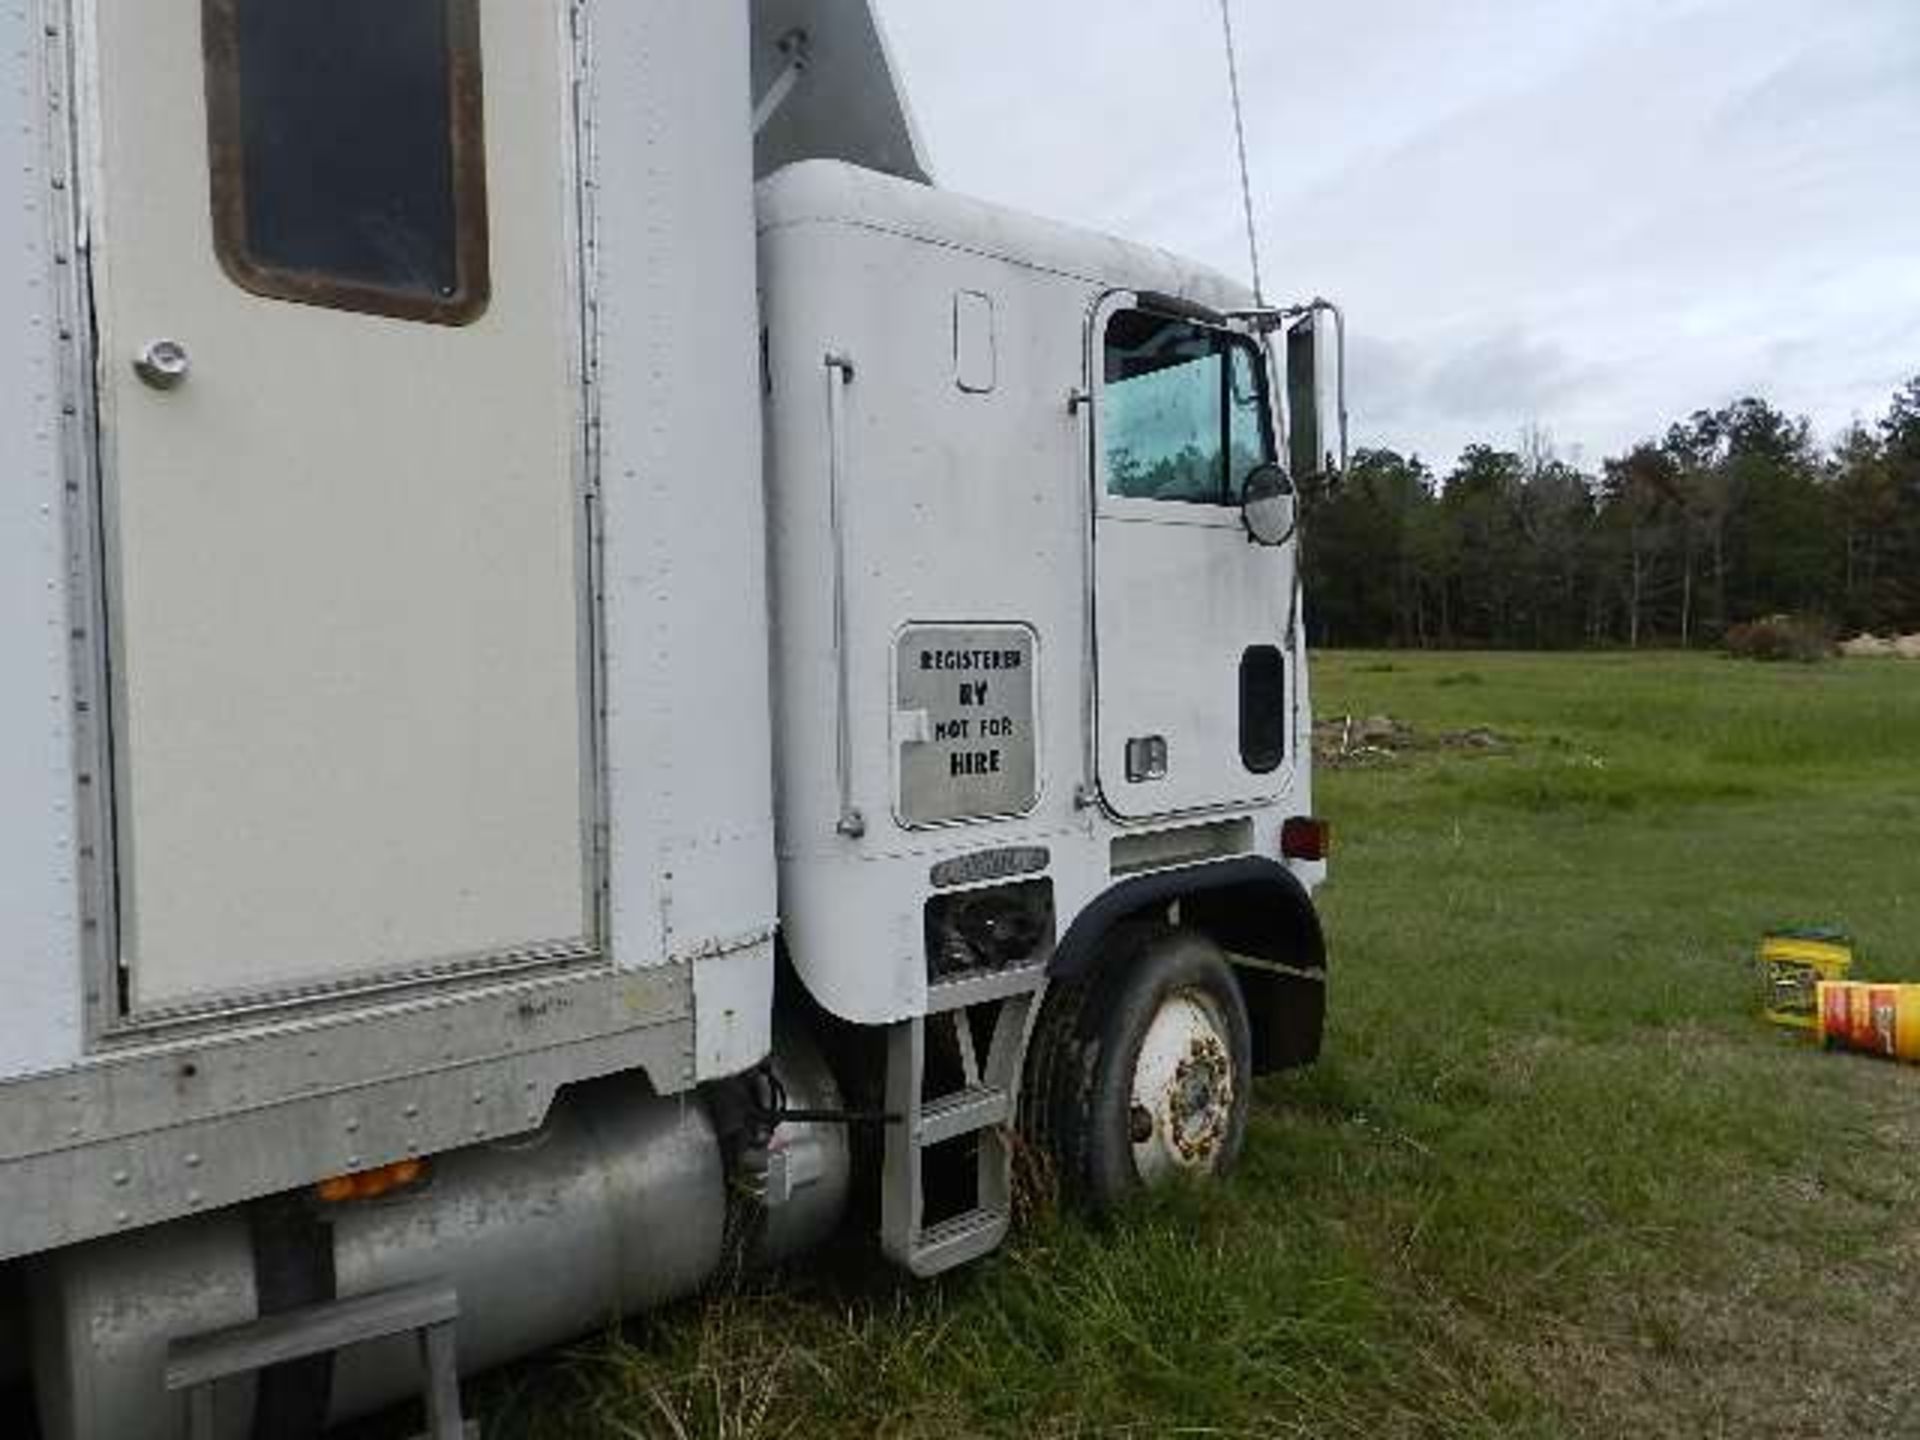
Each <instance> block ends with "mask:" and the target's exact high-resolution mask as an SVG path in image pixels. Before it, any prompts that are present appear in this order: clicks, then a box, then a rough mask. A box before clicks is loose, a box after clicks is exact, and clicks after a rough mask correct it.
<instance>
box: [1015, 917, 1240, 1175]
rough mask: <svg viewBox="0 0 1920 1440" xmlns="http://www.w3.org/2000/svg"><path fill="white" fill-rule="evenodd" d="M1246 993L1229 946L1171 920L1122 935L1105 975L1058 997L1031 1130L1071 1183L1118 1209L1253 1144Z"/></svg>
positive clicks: (1044, 1044) (1209, 1171) (1052, 999)
mask: <svg viewBox="0 0 1920 1440" xmlns="http://www.w3.org/2000/svg"><path fill="white" fill-rule="evenodd" d="M1252 1074H1253V1043H1252V1028H1251V1025H1250V1023H1249V1021H1248V1018H1247V1007H1246V1001H1245V999H1244V998H1243V997H1242V995H1241V993H1240V985H1239V982H1238V981H1237V980H1235V979H1234V975H1233V969H1232V967H1231V966H1230V965H1229V964H1228V963H1227V960H1226V957H1225V955H1223V954H1222V953H1221V950H1220V948H1219V946H1217V945H1215V944H1214V943H1213V942H1212V941H1211V940H1209V939H1208V938H1207V937H1206V936H1204V935H1199V934H1195V933H1192V932H1189V931H1183V930H1170V929H1167V928H1165V927H1163V926H1136V927H1130V928H1128V929H1126V930H1124V931H1121V932H1118V933H1116V935H1115V937H1114V939H1113V942H1112V946H1111V949H1110V951H1109V953H1108V955H1107V956H1106V957H1105V961H1104V963H1103V964H1102V965H1101V966H1100V968H1099V971H1098V972H1097V974H1096V975H1095V976H1094V977H1093V978H1092V979H1091V980H1089V981H1068V982H1065V983H1064V984H1062V985H1060V986H1057V987H1056V988H1055V990H1054V992H1053V993H1052V994H1051V995H1050V996H1049V998H1048V1002H1047V1012H1046V1013H1045V1014H1044V1015H1043V1016H1042V1019H1041V1022H1040V1027H1039V1030H1038V1031H1037V1033H1036V1035H1035V1038H1034V1048H1033V1053H1032V1057H1031V1059H1030V1061H1029V1065H1028V1084H1027V1096H1026V1105H1025V1107H1024V1109H1025V1114H1026V1117H1027V1128H1028V1131H1029V1135H1030V1137H1031V1138H1033V1139H1035V1140H1037V1141H1038V1142H1039V1143H1040V1144H1041V1145H1042V1146H1043V1147H1044V1148H1045V1150H1046V1151H1047V1152H1048V1154H1049V1155H1050V1157H1051V1159H1052V1161H1053V1164H1054V1167H1055V1171H1056V1174H1057V1176H1058V1179H1059V1181H1060V1184H1061V1188H1062V1189H1063V1190H1064V1191H1065V1192H1066V1194H1067V1195H1068V1196H1070V1197H1071V1198H1073V1199H1076V1200H1078V1201H1080V1202H1081V1203H1083V1204H1085V1205H1087V1206H1088V1207H1090V1208H1091V1209H1093V1210H1095V1211H1102V1212H1104V1211H1108V1210H1111V1209H1113V1208H1114V1207H1115V1206H1117V1205H1119V1204H1121V1203H1122V1202H1123V1201H1125V1200H1126V1199H1127V1198H1128V1197H1129V1196H1131V1195H1133V1194H1135V1193H1137V1192H1138V1191H1139V1190H1140V1189H1142V1188H1143V1187H1145V1186H1149V1185H1156V1184H1161V1183H1164V1182H1167V1181H1170V1180H1174V1179H1178V1178H1182V1177H1185V1178H1192V1179H1205V1178H1211V1177H1213V1176H1217V1175H1221V1174H1224V1173H1225V1172H1226V1171H1227V1170H1229V1169H1230V1168H1232V1166H1233V1163H1234V1161H1235V1160H1237V1159H1238V1158H1239V1154H1240V1150H1241V1148H1242V1146H1243V1145H1244V1143H1245V1141H1246V1132H1247V1115H1248V1112H1249V1109H1250V1107H1251V1099H1252V1097H1251V1093H1250V1084H1251V1079H1252Z"/></svg>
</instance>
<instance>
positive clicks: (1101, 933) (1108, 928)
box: [1047, 855, 1327, 1074]
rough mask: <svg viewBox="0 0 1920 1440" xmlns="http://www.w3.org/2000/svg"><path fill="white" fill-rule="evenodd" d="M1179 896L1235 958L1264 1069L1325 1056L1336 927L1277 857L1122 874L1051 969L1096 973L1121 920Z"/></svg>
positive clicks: (1186, 911) (1073, 929) (1188, 921)
mask: <svg viewBox="0 0 1920 1440" xmlns="http://www.w3.org/2000/svg"><path fill="white" fill-rule="evenodd" d="M1175 901H1178V902H1179V903H1180V923H1181V925H1182V926H1183V927H1190V928H1192V929H1195V930H1198V931H1200V932H1202V933H1203V934H1205V935H1207V936H1208V937H1209V938H1210V939H1211V940H1213V942H1214V943H1215V944H1217V945H1218V946H1219V947H1220V948H1221V949H1222V950H1224V951H1226V952H1227V957H1228V959H1230V960H1232V961H1234V962H1235V965H1234V973H1235V974H1236V975H1237V976H1238V977H1239V979H1240V987H1241V990H1242V992H1243V994H1244V995H1245V996H1246V1000H1247V1012H1248V1014H1249V1016H1250V1017H1251V1019H1252V1021H1253V1051H1254V1069H1255V1071H1256V1072H1258V1073H1262V1074H1265V1073H1269V1072H1272V1071H1276V1070H1286V1069H1291V1068H1293V1067H1295V1066H1299V1065H1309V1064H1311V1063H1313V1061H1315V1060H1317V1059H1318V1058H1319V1055H1320V1037H1321V1031H1322V1029H1323V1027H1324V1025H1325V1021H1326V973H1327V943H1326V935H1325V932H1324V931H1323V930H1322V929H1321V925H1320V916H1319V912H1318V911H1317V910H1316V909H1315V908H1314V904H1313V898H1312V897H1311V896H1310V895H1309V894H1308V893H1307V888H1306V886H1305V885H1303V884H1301V883H1300V880H1299V878H1298V877H1297V876H1295V875H1294V873H1293V872H1292V871H1291V870H1289V869H1288V868H1287V867H1286V866H1285V865H1282V864H1281V863H1280V862H1279V861H1277V860H1268V859H1266V858H1264V857H1262V856H1257V855H1243V856H1240V857H1238V858H1236V859H1232V860H1220V861H1214V862H1210V863H1208V864H1204V865H1189V866H1183V867H1182V868H1180V869H1177V870H1162V871H1156V872H1155V873H1153V874H1150V875H1137V876H1135V877H1133V878H1132V879H1129V880H1123V881H1121V882H1120V883H1119V884H1117V885H1115V886H1113V887H1112V888H1111V889H1108V890H1106V891H1103V892H1102V893H1101V894H1100V895H1098V896H1097V897H1095V899H1094V900H1093V901H1092V902H1091V903H1090V904H1088V905H1087V906H1086V907H1085V908H1083V909H1082V910H1081V911H1080V913H1079V914H1078V915H1077V916H1075V917H1074V921H1073V923H1072V924H1071V925H1069V926H1068V927H1067V933H1066V934H1065V935H1063V936H1062V937H1061V938H1060V943H1059V944H1058V945H1057V946H1056V947H1055V949H1054V953H1053V958H1052V960H1051V961H1050V962H1049V963H1048V966H1047V974H1048V977H1049V978H1050V979H1052V980H1056V981H1073V980H1085V979H1089V978H1091V977H1092V976H1093V975H1094V974H1095V973H1096V972H1097V971H1098V970H1099V968H1100V965H1101V963H1102V961H1103V958H1104V955H1105V953H1106V951H1107V949H1108V946H1107V943H1106V942H1107V939H1108V937H1109V936H1110V935H1111V934H1112V933H1113V931H1114V930H1115V929H1116V928H1117V927H1119V926H1121V925H1123V924H1125V923H1126V922H1128V921H1130V920H1133V919H1135V918H1137V917H1139V916H1141V915H1146V914H1152V913H1154V912H1155V911H1159V910H1164V909H1165V908H1166V907H1167V906H1169V905H1171V904H1172V903H1173V902H1175Z"/></svg>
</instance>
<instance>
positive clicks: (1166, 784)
mask: <svg viewBox="0 0 1920 1440" xmlns="http://www.w3.org/2000/svg"><path fill="white" fill-rule="evenodd" d="M1156 304H1159V305H1160V306H1161V307H1162V308H1159V309H1156V308H1154V307H1155V305H1156ZM1173 309H1174V307H1172V306H1168V305H1166V304H1165V302H1154V301H1149V300H1144V299H1141V298H1139V297H1134V296H1125V297H1120V298H1118V299H1115V300H1112V301H1110V302H1109V303H1108V304H1107V305H1105V306H1103V307H1102V309H1101V310H1100V312H1099V313H1098V314H1097V316H1096V319H1095V322H1094V326H1093V334H1092V347H1091V348H1092V366H1093V375H1094V393H1095V445H1094V476H1093V484H1094V504H1093V511H1094V631H1095V643H1096V649H1097V656H1098V658H1097V664H1096V692H1097V703H1096V705H1095V712H1096V713H1095V730H1096V745H1097V750H1098V769H1099V777H1100V793H1101V798H1102V800H1103V801H1104V802H1105V804H1106V806H1107V808H1108V809H1110V810H1111V811H1113V812H1114V813H1115V814H1116V815H1119V816H1122V817H1124V818H1128V819H1145V818H1151V817H1155V816H1161V815H1172V814H1180V813H1185V812H1189V811H1199V810H1207V809H1211V808H1215V807H1221V806H1228V805H1237V804H1245V803H1250V802H1257V801H1261V800H1265V799H1269V798H1272V797H1274V796H1276V795H1278V794H1280V793H1281V792H1282V791H1283V790H1284V787H1285V785H1286V783H1287V781H1288V780H1289V779H1290V771H1291V761H1292V756H1291V754H1290V753H1289V750H1288V743H1289V737H1290V732H1291V724H1290V721H1289V709H1288V706H1289V703H1290V701H1289V692H1290V689H1291V685H1290V680H1291V677H1290V676H1289V675H1288V673H1287V669H1286V667H1287V664H1288V662H1287V659H1286V655H1287V635H1286V632H1287V628H1288V624H1289V617H1288V611H1289V607H1290V606H1291V604H1292V597H1293V583H1294V569H1293V567H1294V556H1295V550H1294V547H1293V546H1291V545H1288V546H1283V547H1279V548H1272V549H1269V548H1266V547H1262V546H1259V545H1254V544H1252V543H1250V542H1249V540H1248V537H1247V533H1246V529H1245V526H1244V524H1243V522H1242V521H1241V518H1240V505H1239V497H1240V489H1241V485H1242V483H1243V482H1244V480H1245V478H1246V476H1247V474H1248V473H1249V472H1250V471H1251V470H1252V469H1254V468H1255V467H1256V466H1258V465H1260V464H1262V463H1264V462H1269V461H1271V460H1273V458H1274V457H1275V454H1276V453H1277V451H1276V447H1275V443H1274V440H1275V421H1274V407H1273V405H1272V402H1271V391H1270V386H1269V383H1268V378H1267V367H1266V360H1265V355H1264V352H1263V350H1262V348H1261V347H1260V346H1259V345H1258V344H1257V343H1256V342H1255V341H1253V340H1252V339H1250V338H1248V337H1247V336H1245V335H1242V334H1239V333H1237V332H1234V331H1231V330H1226V329H1222V328H1219V327H1216V326H1213V325H1209V324H1206V323H1203V322H1202V321H1200V320H1197V319H1192V318H1187V317H1185V316H1183V315H1181V314H1178V313H1169V312H1171V311H1172V310H1173Z"/></svg>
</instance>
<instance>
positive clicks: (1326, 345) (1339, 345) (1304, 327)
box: [1287, 300, 1347, 493]
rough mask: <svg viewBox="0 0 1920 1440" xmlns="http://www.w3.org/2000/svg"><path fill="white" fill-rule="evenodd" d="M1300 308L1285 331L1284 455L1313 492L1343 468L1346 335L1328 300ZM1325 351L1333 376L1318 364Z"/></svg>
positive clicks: (1330, 482) (1329, 483)
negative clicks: (1330, 362) (1285, 446)
mask: <svg viewBox="0 0 1920 1440" xmlns="http://www.w3.org/2000/svg"><path fill="white" fill-rule="evenodd" d="M1302 308H1303V309H1304V310H1305V313H1304V314H1302V315H1301V316H1300V317H1299V318H1298V319H1297V320H1295V321H1294V322H1293V323H1292V324H1290V325H1288V326H1287V414H1288V421H1289V423H1288V427H1287V455H1288V459H1289V460H1291V461H1292V466H1291V468H1292V470H1293V473H1294V474H1295V475H1296V476H1298V477H1299V479H1300V483H1301V484H1303V485H1307V486H1309V487H1312V488H1313V489H1314V490H1315V491H1316V493H1317V492H1318V491H1320V490H1323V489H1326V488H1330V487H1331V486H1332V485H1335V484H1337V483H1338V482H1339V478H1340V476H1341V474H1342V473H1343V472H1344V471H1345V470H1346V468H1347V394H1346V391H1347V375H1346V370H1347V365H1346V351H1347V336H1346V325H1345V322H1344V321H1343V320H1342V318H1341V315H1340V312H1339V311H1338V310H1337V309H1335V308H1334V307H1333V306H1332V305H1330V304H1328V303H1327V302H1326V301H1324V300H1316V301H1314V302H1313V303H1312V304H1311V305H1309V306H1305V307H1302ZM1329 352H1331V354H1332V359H1333V364H1332V366H1331V367H1330V368H1331V369H1332V370H1333V374H1332V375H1331V376H1329V375H1328V374H1327V370H1328V368H1329V367H1328V366H1327V365H1325V364H1323V363H1322V362H1323V360H1324V358H1325V357H1326V356H1327V355H1328V353H1329ZM1329 381H1331V383H1329Z"/></svg>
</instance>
